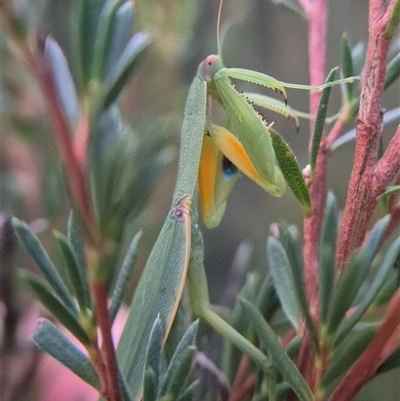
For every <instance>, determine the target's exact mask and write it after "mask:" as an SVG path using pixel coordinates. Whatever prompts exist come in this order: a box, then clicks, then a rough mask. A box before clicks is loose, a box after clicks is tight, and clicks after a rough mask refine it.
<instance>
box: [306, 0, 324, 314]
mask: <svg viewBox="0 0 400 401" xmlns="http://www.w3.org/2000/svg"><path fill="white" fill-rule="evenodd" d="M326 8H327V2H326V0H315V1H314V2H313V3H312V7H310V8H309V9H308V37H309V42H308V54H309V60H310V84H311V85H314V86H318V85H321V84H322V83H323V82H324V80H325V53H326V50H325V49H326V19H327V17H326ZM319 97H320V94H319V93H318V92H313V91H311V92H310V113H311V114H312V115H314V114H315V113H316V111H317V108H318V102H319ZM313 125H314V124H313V122H312V123H311V131H312V130H313ZM326 162H327V152H325V145H324V140H322V142H321V147H320V151H319V154H318V157H317V166H316V169H315V176H314V179H313V182H312V183H311V184H310V188H309V190H310V195H311V200H312V204H313V214H312V215H311V216H310V217H307V218H305V221H304V266H305V270H304V277H305V287H306V293H307V298H308V301H309V303H310V306H311V307H312V308H314V309H315V308H316V306H317V305H318V244H319V235H320V229H321V221H322V215H323V209H324V203H325V195H324V193H325V177H326ZM314 312H315V313H314V315H313V317H314V318H315V317H316V316H317V313H318V311H317V310H315V311H314Z"/></svg>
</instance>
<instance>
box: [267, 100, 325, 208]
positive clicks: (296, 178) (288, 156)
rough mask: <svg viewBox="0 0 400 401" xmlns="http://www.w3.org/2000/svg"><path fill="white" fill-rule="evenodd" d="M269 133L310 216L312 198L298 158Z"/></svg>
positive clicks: (295, 193) (289, 183)
mask: <svg viewBox="0 0 400 401" xmlns="http://www.w3.org/2000/svg"><path fill="white" fill-rule="evenodd" d="M322 95H323V94H322ZM268 131H269V133H270V135H271V139H272V146H273V147H274V151H275V157H276V160H277V162H278V165H279V168H280V169H281V171H282V174H283V176H284V177H285V180H286V182H287V184H288V186H289V188H290V189H291V190H292V192H293V195H294V196H295V197H296V199H297V200H298V201H299V203H300V206H301V209H302V210H303V213H304V215H305V216H309V215H310V214H311V213H312V206H311V198H310V194H309V192H308V188H307V185H306V183H305V181H304V177H303V173H302V172H301V170H300V166H299V164H298V162H297V159H296V156H295V155H294V153H293V151H292V149H290V147H289V145H288V144H287V143H286V142H285V141H284V140H283V138H282V137H281V136H280V135H279V134H278V133H277V132H276V131H275V130H273V129H272V128H269V130H268Z"/></svg>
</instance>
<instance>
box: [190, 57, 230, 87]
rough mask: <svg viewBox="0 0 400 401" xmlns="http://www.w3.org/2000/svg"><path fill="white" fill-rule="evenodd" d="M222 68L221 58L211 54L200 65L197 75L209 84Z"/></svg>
mask: <svg viewBox="0 0 400 401" xmlns="http://www.w3.org/2000/svg"><path fill="white" fill-rule="evenodd" d="M223 67H224V64H223V63H222V58H221V56H218V55H216V54H211V55H210V56H208V57H206V58H205V59H204V60H203V61H202V62H201V63H200V65H199V68H198V70H197V73H198V74H199V77H200V78H201V79H203V80H204V81H206V82H207V83H209V82H211V81H213V80H214V75H215V74H216V73H217V72H218V71H219V70H220V69H221V68H223Z"/></svg>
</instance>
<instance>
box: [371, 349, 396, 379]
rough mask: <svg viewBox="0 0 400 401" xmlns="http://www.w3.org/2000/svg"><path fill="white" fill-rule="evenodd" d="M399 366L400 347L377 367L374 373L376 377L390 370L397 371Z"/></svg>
mask: <svg viewBox="0 0 400 401" xmlns="http://www.w3.org/2000/svg"><path fill="white" fill-rule="evenodd" d="M399 366H400V347H397V348H396V349H395V350H394V351H393V352H392V353H391V354H390V355H389V356H388V357H387V358H386V360H385V362H383V363H382V365H380V366H379V368H378V369H377V371H376V374H377V375H380V374H382V373H386V372H389V371H390V370H392V369H397V368H398V367H399Z"/></svg>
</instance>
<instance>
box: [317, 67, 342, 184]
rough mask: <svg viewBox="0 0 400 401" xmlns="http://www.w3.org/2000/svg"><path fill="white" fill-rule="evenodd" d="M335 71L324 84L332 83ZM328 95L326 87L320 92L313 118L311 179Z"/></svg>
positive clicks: (329, 92)
mask: <svg viewBox="0 0 400 401" xmlns="http://www.w3.org/2000/svg"><path fill="white" fill-rule="evenodd" d="M337 70H338V67H335V68H333V69H332V70H331V72H330V73H329V75H328V78H327V79H326V81H325V82H326V83H329V82H332V81H333V79H334V78H335V75H336V72H337ZM330 94H331V87H330V86H328V87H327V88H325V89H324V90H323V91H322V94H321V97H320V99H319V103H318V110H317V115H316V117H315V125H314V132H313V136H312V142H311V143H312V145H311V157H310V165H311V178H312V177H313V175H314V170H315V166H316V163H317V155H318V151H319V144H320V142H321V137H322V132H323V130H324V125H325V118H326V112H327V110H328V101H329V96H330Z"/></svg>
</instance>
